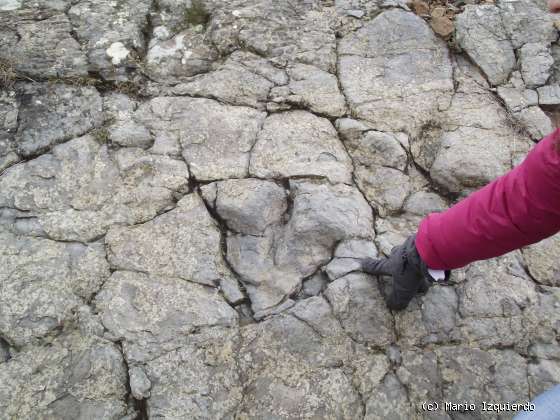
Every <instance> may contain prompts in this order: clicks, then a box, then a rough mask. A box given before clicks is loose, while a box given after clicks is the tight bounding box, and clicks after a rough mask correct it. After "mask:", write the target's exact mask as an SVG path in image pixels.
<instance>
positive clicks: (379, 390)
mask: <svg viewBox="0 0 560 420" xmlns="http://www.w3.org/2000/svg"><path fill="white" fill-rule="evenodd" d="M413 413H414V410H413V409H412V407H411V406H410V403H409V402H408V398H407V394H406V389H405V387H404V386H403V385H402V384H401V383H400V382H399V380H398V378H397V377H396V375H395V374H394V373H388V374H387V376H385V378H384V379H383V382H382V383H381V384H380V385H379V386H378V387H376V388H375V389H374V390H373V392H372V395H371V396H370V397H369V398H368V399H367V402H366V412H365V416H364V419H367V420H381V419H388V420H405V419H410V418H413Z"/></svg>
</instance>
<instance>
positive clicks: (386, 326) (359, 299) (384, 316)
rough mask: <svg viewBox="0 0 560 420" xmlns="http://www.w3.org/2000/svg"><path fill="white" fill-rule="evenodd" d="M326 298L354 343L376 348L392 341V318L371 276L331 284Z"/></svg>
mask: <svg viewBox="0 0 560 420" xmlns="http://www.w3.org/2000/svg"><path fill="white" fill-rule="evenodd" d="M325 297H326V298H327V299H328V301H329V302H330V304H331V305H332V308H333V313H334V315H335V316H336V317H337V318H338V319H340V322H341V324H342V325H343V327H344V330H345V331H346V332H347V333H348V334H349V335H350V337H352V339H353V340H355V341H357V342H359V343H365V344H369V345H372V346H376V347H383V346H386V345H387V344H389V343H391V342H393V341H394V339H395V336H394V334H395V333H394V330H393V327H392V324H393V319H392V317H391V313H390V312H389V310H388V309H387V308H386V307H385V301H384V299H383V296H382V295H381V293H380V292H379V288H378V285H377V281H376V280H375V279H374V278H373V277H371V276H368V275H366V274H363V273H351V274H348V275H346V276H344V277H342V278H340V279H338V280H336V281H334V282H333V283H331V284H330V285H329V286H328V287H327V290H326V291H325Z"/></svg>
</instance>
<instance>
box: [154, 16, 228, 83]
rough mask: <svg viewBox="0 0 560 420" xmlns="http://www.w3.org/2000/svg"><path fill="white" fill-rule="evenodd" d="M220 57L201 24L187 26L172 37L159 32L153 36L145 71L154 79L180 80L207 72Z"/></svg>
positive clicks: (167, 81)
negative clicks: (161, 35)
mask: <svg viewBox="0 0 560 420" xmlns="http://www.w3.org/2000/svg"><path fill="white" fill-rule="evenodd" d="M160 29H161V27H160ZM217 58H218V55H217V51H216V50H215V49H214V48H213V46H212V44H211V43H210V42H209V40H208V39H207V38H206V37H205V36H204V34H203V33H202V32H201V31H200V29H199V27H194V28H188V29H185V30H184V31H181V32H179V33H177V34H176V35H175V36H173V37H172V38H167V37H165V38H164V39H158V38H157V36H156V37H154V38H152V39H151V40H150V43H149V45H148V52H147V54H146V71H147V72H148V74H149V76H150V78H151V79H153V80H156V81H160V82H164V83H177V82H181V81H185V80H188V79H189V78H190V77H192V76H195V75H197V74H200V73H206V72H208V71H209V70H210V69H211V66H212V62H213V61H215V60H216V59H217Z"/></svg>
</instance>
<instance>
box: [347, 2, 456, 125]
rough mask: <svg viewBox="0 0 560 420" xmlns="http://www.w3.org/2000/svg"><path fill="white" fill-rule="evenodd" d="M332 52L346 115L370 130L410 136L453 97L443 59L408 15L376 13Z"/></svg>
mask: <svg viewBox="0 0 560 420" xmlns="http://www.w3.org/2000/svg"><path fill="white" fill-rule="evenodd" d="M459 16H461V15H459ZM420 45H421V46H422V48H419V46H420ZM338 51H339V54H340V56H339V65H338V75H339V78H340V83H341V85H342V90H343V91H344V93H345V96H346V98H347V100H348V104H349V107H350V110H351V111H352V114H353V115H355V116H356V117H358V118H362V119H364V120H367V121H369V122H370V123H372V125H373V126H374V128H375V129H377V130H380V131H393V132H394V131H406V132H408V133H410V134H416V133H417V132H418V131H419V129H420V128H421V126H422V125H424V124H425V123H426V122H427V121H429V120H430V119H432V116H433V115H434V114H437V113H438V111H439V110H441V109H442V108H444V107H446V106H448V103H449V100H450V99H451V94H452V92H453V79H452V68H451V61H450V59H449V53H448V51H447V48H446V46H445V44H444V43H443V41H441V40H440V39H438V38H437V37H436V36H435V35H434V33H433V32H432V30H431V28H430V27H429V25H428V24H427V23H426V22H425V21H424V20H422V19H421V18H420V17H418V16H416V15H414V14H413V13H410V12H405V11H403V10H399V9H390V10H388V11H385V12H383V13H381V14H380V15H378V16H377V17H375V18H374V19H373V20H371V21H369V22H368V23H366V24H365V25H364V26H363V27H362V28H360V29H358V30H357V31H356V32H354V33H351V34H349V35H346V36H345V37H344V38H343V39H342V40H341V41H340V45H339V48H338ZM427 63H430V64H429V65H428V64H427Z"/></svg>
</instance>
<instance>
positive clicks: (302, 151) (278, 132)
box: [249, 111, 352, 184]
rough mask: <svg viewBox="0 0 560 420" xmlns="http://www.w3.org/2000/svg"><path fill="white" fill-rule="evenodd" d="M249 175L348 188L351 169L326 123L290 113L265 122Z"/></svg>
mask: <svg viewBox="0 0 560 420" xmlns="http://www.w3.org/2000/svg"><path fill="white" fill-rule="evenodd" d="M249 172H250V173H251V175H254V176H257V177H262V178H284V177H297V176H310V177H325V178H327V179H329V181H331V182H333V183H337V182H343V183H347V184H349V183H350V182H351V181H350V180H351V172H352V165H351V160H350V158H349V157H348V154H347V153H346V151H345V149H344V147H343V146H342V144H341V143H340V142H339V140H338V137H337V133H336V130H335V129H334V127H333V126H332V124H331V123H330V122H329V121H328V120H327V119H324V118H320V117H316V116H315V115H313V114H311V113H309V112H305V111H290V112H286V113H281V114H273V115H271V116H269V117H268V118H267V119H266V120H265V122H264V126H263V129H262V131H261V132H260V133H259V136H258V140H257V143H256V145H255V147H254V149H253V151H252V153H251V164H250V168H249Z"/></svg>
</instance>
